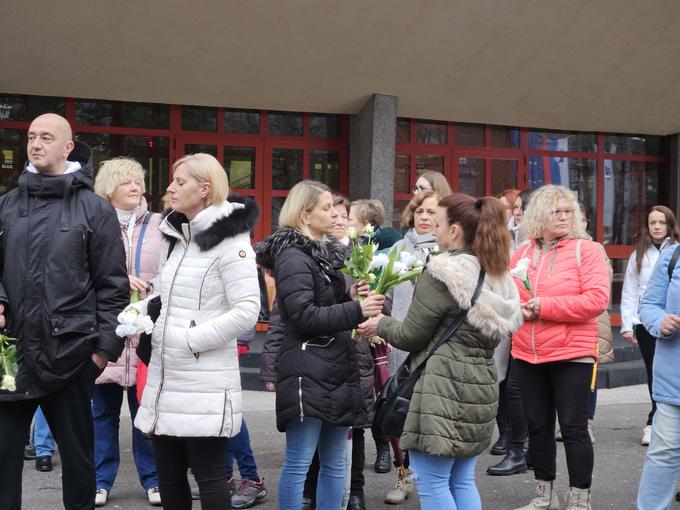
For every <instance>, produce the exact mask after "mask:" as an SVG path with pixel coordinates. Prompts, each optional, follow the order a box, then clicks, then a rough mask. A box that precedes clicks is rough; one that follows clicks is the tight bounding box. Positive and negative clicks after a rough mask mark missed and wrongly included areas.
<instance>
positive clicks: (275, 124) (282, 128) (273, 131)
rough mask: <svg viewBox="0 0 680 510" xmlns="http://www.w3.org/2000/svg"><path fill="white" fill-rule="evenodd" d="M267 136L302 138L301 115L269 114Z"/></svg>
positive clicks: (290, 113)
mask: <svg viewBox="0 0 680 510" xmlns="http://www.w3.org/2000/svg"><path fill="white" fill-rule="evenodd" d="M268 120H269V134H270V135H274V136H302V114H301V113H294V112H269V117H268Z"/></svg>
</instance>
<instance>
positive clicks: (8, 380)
mask: <svg viewBox="0 0 680 510" xmlns="http://www.w3.org/2000/svg"><path fill="white" fill-rule="evenodd" d="M14 340H15V339H14V338H10V337H8V336H5V335H0V368H2V382H1V383H0V390H6V391H16V389H17V383H16V375H17V347H16V345H15V344H14V343H13V341H14Z"/></svg>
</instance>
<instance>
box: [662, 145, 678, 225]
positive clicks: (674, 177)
mask: <svg viewBox="0 0 680 510" xmlns="http://www.w3.org/2000/svg"><path fill="white" fill-rule="evenodd" d="M668 138H669V140H668V142H669V144H670V147H669V149H670V150H669V151H668V153H669V160H668V181H667V182H668V207H670V208H671V210H672V211H673V212H674V213H675V216H676V217H677V216H678V215H679V213H680V134H676V135H672V136H670V137H668ZM659 184H660V185H663V184H662V183H659Z"/></svg>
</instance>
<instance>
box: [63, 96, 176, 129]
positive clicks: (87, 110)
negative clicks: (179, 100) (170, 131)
mask: <svg viewBox="0 0 680 510" xmlns="http://www.w3.org/2000/svg"><path fill="white" fill-rule="evenodd" d="M169 112H170V108H169V106H168V105H166V104H155V103H130V102H121V101H98V100H77V101H76V123H77V124H80V125H82V126H116V127H131V128H147V129H167V128H168V127H169Z"/></svg>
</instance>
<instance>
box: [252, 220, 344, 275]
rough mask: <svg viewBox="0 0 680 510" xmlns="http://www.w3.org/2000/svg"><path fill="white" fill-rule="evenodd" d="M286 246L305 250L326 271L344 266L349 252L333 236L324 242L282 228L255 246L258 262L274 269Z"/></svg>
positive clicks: (290, 229) (332, 270)
mask: <svg viewBox="0 0 680 510" xmlns="http://www.w3.org/2000/svg"><path fill="white" fill-rule="evenodd" d="M286 248H298V249H300V250H302V251H304V252H305V253H307V254H308V255H309V256H310V257H312V258H313V259H314V260H315V261H317V262H318V263H319V265H320V266H321V268H322V269H323V270H324V272H326V273H329V272H334V270H335V269H338V268H340V267H342V266H343V264H344V261H345V256H346V253H347V248H346V247H345V246H343V245H342V244H341V243H340V242H338V241H336V240H335V239H333V238H330V239H329V241H328V242H325V243H322V242H321V241H316V240H314V239H311V238H310V237H307V236H306V235H304V234H302V233H301V232H298V231H297V230H295V229H292V228H281V229H279V230H277V231H276V232H274V233H273V234H272V235H270V236H269V237H268V238H266V239H265V240H264V241H262V242H259V243H257V245H256V246H255V253H256V254H257V263H258V264H259V265H261V266H262V267H264V268H267V269H274V263H275V262H276V258H277V257H278V256H279V254H280V253H281V252H282V251H283V250H284V249H286Z"/></svg>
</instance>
